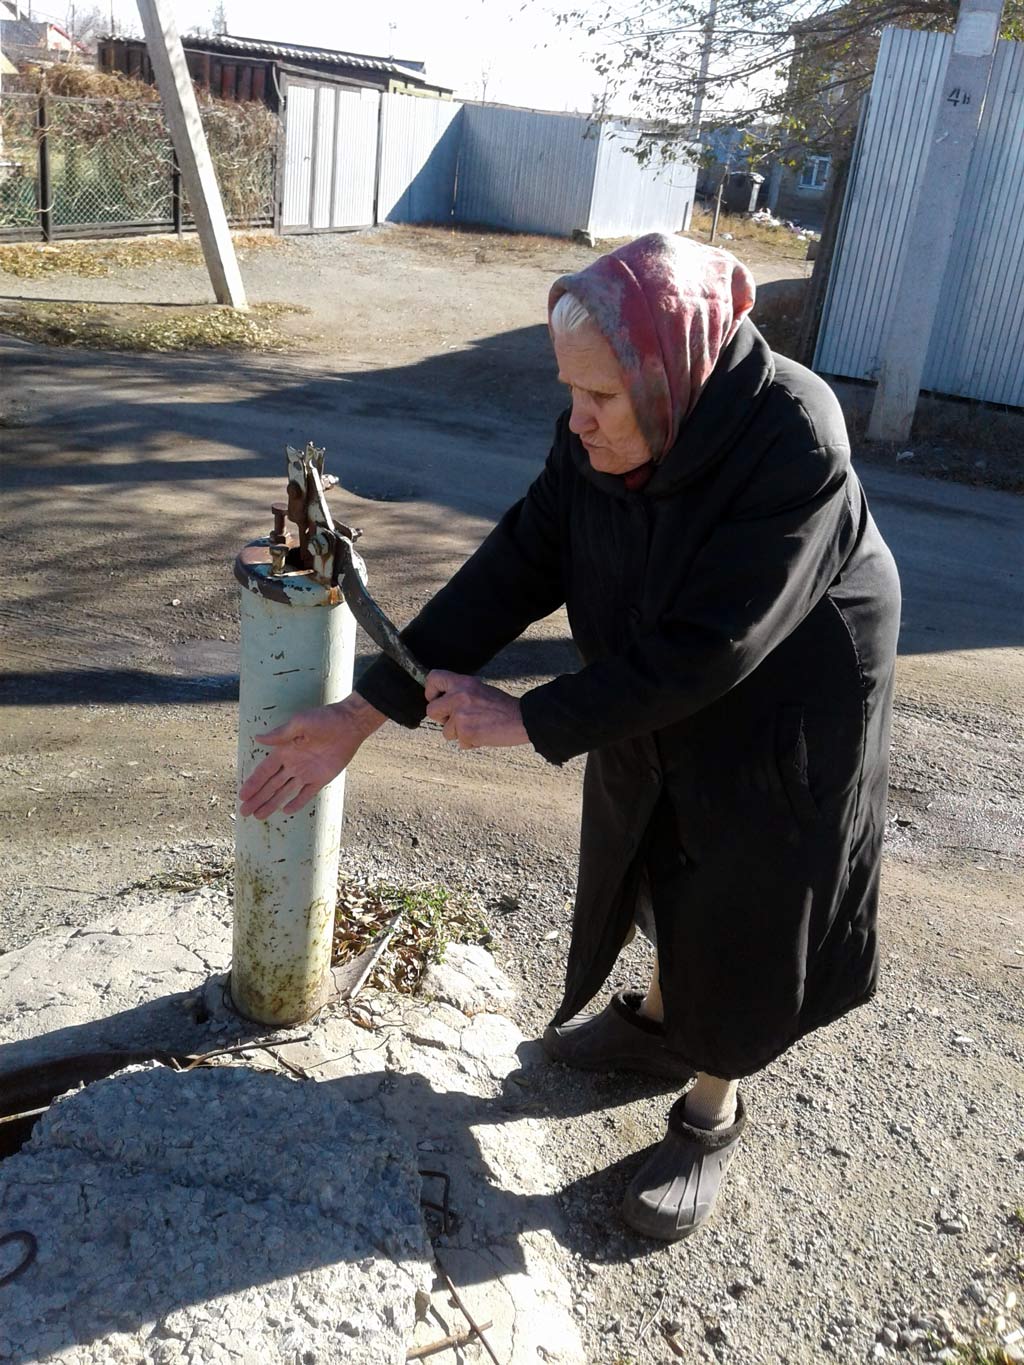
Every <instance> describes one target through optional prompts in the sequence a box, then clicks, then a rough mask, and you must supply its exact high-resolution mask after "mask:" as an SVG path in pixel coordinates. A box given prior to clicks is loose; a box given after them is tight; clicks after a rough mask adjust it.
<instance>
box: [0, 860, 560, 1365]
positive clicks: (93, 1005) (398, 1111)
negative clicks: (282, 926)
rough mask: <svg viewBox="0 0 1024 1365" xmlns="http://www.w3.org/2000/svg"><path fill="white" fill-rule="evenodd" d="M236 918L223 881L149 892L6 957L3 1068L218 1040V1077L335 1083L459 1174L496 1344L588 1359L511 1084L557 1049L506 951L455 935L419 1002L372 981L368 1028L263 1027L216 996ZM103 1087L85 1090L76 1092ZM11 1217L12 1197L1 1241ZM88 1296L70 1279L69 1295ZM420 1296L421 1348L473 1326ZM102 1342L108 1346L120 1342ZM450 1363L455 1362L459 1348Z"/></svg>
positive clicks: (555, 1213) (365, 1014) (366, 1001)
mask: <svg viewBox="0 0 1024 1365" xmlns="http://www.w3.org/2000/svg"><path fill="white" fill-rule="evenodd" d="M230 919H231V916H230V905H229V902H228V899H227V897H226V895H225V893H224V892H223V891H220V890H218V889H216V888H212V887H204V888H202V889H200V890H199V891H196V892H193V893H189V894H180V893H179V894H170V895H166V896H152V895H150V896H146V897H144V898H139V899H138V900H137V901H136V902H133V903H131V904H128V905H125V906H123V907H121V908H119V910H118V911H117V912H115V913H114V914H112V915H108V916H107V917H105V918H104V919H103V920H100V921H97V922H96V923H95V924H94V925H91V926H89V928H87V929H85V930H76V931H69V932H68V933H66V934H58V935H53V936H51V937H50V938H48V939H46V940H40V941H39V942H38V943H34V944H32V945H29V946H28V947H26V948H24V949H20V950H17V951H16V952H14V953H11V954H8V955H6V956H5V957H3V958H0V1037H3V1038H5V1040H7V1041H5V1042H4V1043H3V1044H0V1078H2V1075H3V1074H4V1072H9V1071H10V1070H11V1069H12V1068H13V1067H15V1066H17V1065H21V1064H24V1063H26V1062H27V1061H31V1060H33V1059H35V1060H38V1061H43V1060H45V1059H46V1058H48V1057H51V1058H52V1057H53V1056H55V1055H60V1054H61V1052H62V1051H63V1052H66V1051H68V1050H69V1049H71V1048H77V1049H79V1050H81V1049H83V1048H85V1047H88V1046H101V1047H117V1046H125V1045H128V1044H131V1045H135V1046H137V1045H138V1044H139V1043H140V1042H150V1043H152V1044H154V1045H160V1046H164V1047H168V1046H171V1047H173V1048H174V1049H175V1050H178V1049H180V1050H182V1051H187V1052H190V1053H192V1054H199V1053H209V1052H211V1051H214V1050H216V1051H220V1052H221V1054H222V1055H221V1057H220V1058H219V1059H218V1061H217V1063H216V1065H215V1066H214V1067H212V1068H210V1069H211V1070H219V1069H221V1068H243V1069H248V1070H250V1071H252V1070H258V1071H262V1070H264V1069H276V1070H277V1071H278V1072H283V1073H287V1075H288V1076H289V1077H290V1078H293V1079H294V1078H296V1077H303V1078H308V1079H309V1080H311V1081H315V1082H317V1083H318V1084H319V1085H324V1084H325V1083H327V1085H328V1087H330V1088H332V1089H333V1088H334V1087H333V1086H332V1083H337V1084H338V1085H340V1087H341V1091H338V1093H339V1094H340V1093H343V1097H344V1099H345V1101H346V1103H347V1104H349V1105H351V1106H353V1107H354V1108H355V1109H356V1110H357V1111H358V1112H359V1114H360V1115H362V1116H365V1117H366V1118H367V1119H370V1118H375V1119H376V1120H377V1121H378V1122H380V1123H382V1124H384V1125H385V1127H386V1128H387V1130H388V1131H389V1133H390V1134H391V1140H392V1141H393V1142H394V1143H395V1144H396V1145H398V1146H402V1147H403V1149H404V1150H407V1151H409V1152H411V1153H413V1159H414V1160H415V1161H416V1162H417V1163H418V1165H417V1170H443V1171H444V1173H445V1175H446V1177H447V1179H448V1181H449V1182H450V1203H451V1208H452V1209H453V1210H454V1211H455V1212H456V1214H457V1225H455V1226H453V1227H452V1228H451V1229H450V1231H449V1234H448V1235H445V1232H444V1230H443V1228H441V1227H440V1225H439V1223H438V1221H437V1216H436V1214H433V1213H431V1214H428V1215H427V1216H428V1218H429V1219H430V1222H429V1231H430V1234H431V1240H432V1243H433V1247H434V1249H435V1250H436V1252H437V1255H438V1261H439V1263H440V1262H441V1261H443V1263H444V1265H445V1267H446V1268H447V1270H448V1272H449V1273H450V1274H451V1275H452V1277H453V1280H454V1282H455V1283H456V1284H458V1285H459V1287H460V1291H461V1292H462V1293H463V1294H464V1295H465V1298H466V1303H467V1306H469V1308H470V1310H471V1311H472V1313H473V1315H474V1317H475V1318H476V1320H477V1321H485V1320H488V1319H489V1320H491V1321H492V1322H493V1324H494V1326H493V1327H492V1328H491V1329H490V1330H488V1332H487V1337H488V1341H489V1342H490V1343H492V1345H493V1347H494V1349H495V1350H496V1351H497V1353H498V1355H499V1357H500V1358H501V1359H502V1361H503V1362H504V1361H506V1360H507V1361H511V1362H514V1361H518V1360H520V1359H523V1360H526V1359H534V1358H541V1357H540V1355H538V1352H541V1351H547V1352H548V1353H549V1355H548V1358H549V1359H555V1358H557V1359H559V1360H562V1361H565V1362H571V1363H572V1365H575V1363H576V1362H582V1361H583V1359H584V1356H583V1352H582V1346H581V1343H580V1338H579V1332H578V1328H577V1326H576V1323H575V1321H574V1318H573V1314H572V1305H571V1296H570V1290H569V1279H568V1276H567V1274H566V1269H567V1262H568V1260H569V1257H570V1256H571V1253H570V1252H568V1251H567V1250H566V1249H565V1247H564V1246H563V1242H564V1240H565V1238H564V1233H565V1229H564V1227H563V1225H562V1214H561V1210H560V1207H559V1204H558V1200H557V1198H556V1190H557V1182H556V1180H555V1177H554V1173H553V1170H552V1168H551V1167H550V1166H549V1165H548V1162H547V1160H546V1158H545V1156H544V1154H543V1151H542V1144H543V1141H544V1133H543V1126H542V1124H541V1123H540V1121H539V1120H537V1119H535V1118H532V1117H526V1116H525V1115H524V1114H521V1113H520V1114H518V1116H517V1111H516V1106H515V1105H511V1106H510V1104H509V1095H510V1094H512V1095H514V1096H515V1097H517V1098H518V1099H519V1100H520V1101H521V1100H522V1094H523V1092H522V1089H521V1087H522V1086H523V1085H526V1086H527V1087H528V1085H529V1080H528V1074H529V1069H530V1068H531V1067H532V1066H534V1065H536V1064H538V1063H539V1062H540V1060H541V1054H540V1051H539V1047H538V1045H537V1044H536V1043H534V1042H531V1041H530V1040H528V1039H526V1038H524V1036H523V1035H522V1033H521V1032H520V1030H519V1029H518V1028H517V1027H516V1025H515V1024H514V1023H513V1022H512V1021H511V1020H510V1019H508V1018H507V1017H505V1016H504V1015H503V1014H501V1013H500V1012H499V1011H500V1008H501V1006H503V1005H507V1004H508V1003H509V1002H510V1001H511V1000H512V999H513V991H512V987H511V985H510V983H509V982H508V981H507V978H505V977H504V974H503V973H502V972H501V971H500V968H498V966H497V964H496V963H494V960H493V958H492V957H491V955H490V954H489V953H487V951H486V949H483V948H481V947H479V946H478V945H462V944H453V945H450V946H449V948H448V950H447V952H446V954H445V959H444V961H443V962H442V963H439V964H432V965H431V968H430V970H429V971H428V972H427V974H426V978H425V981H424V986H423V990H422V992H421V994H420V995H419V996H415V997H406V996H396V995H392V994H390V993H385V992H379V991H376V990H373V991H371V990H368V991H367V992H366V994H365V995H364V996H361V997H360V1006H362V1007H363V1008H361V1010H360V1022H358V1023H357V1022H356V1021H355V1020H354V1019H352V1018H350V1017H349V1013H348V1012H347V1011H345V1010H343V1009H341V1008H337V1007H328V1008H325V1009H324V1010H323V1011H322V1012H321V1014H320V1015H319V1016H318V1017H317V1018H316V1019H315V1020H314V1021H311V1023H310V1024H308V1025H305V1026H299V1027H297V1028H295V1029H291V1030H277V1031H271V1030H261V1031H260V1032H259V1033H258V1034H256V1035H253V1034H252V1033H251V1032H247V1031H246V1028H245V1026H244V1025H243V1024H242V1023H241V1021H239V1020H238V1019H237V1017H236V1016H234V1015H232V1014H231V1013H230V1011H229V1010H227V1009H225V1007H224V1002H223V998H222V996H221V999H220V1000H219V1001H218V998H217V991H218V985H220V986H221V987H222V984H223V980H224V976H225V972H224V968H226V967H227V965H228V958H229V954H230ZM207 1001H209V1002H210V1005H208V1004H207ZM452 1001H458V1002H459V1003H458V1004H455V1003H451V1002H452ZM101 1010H102V1011H103V1014H102V1016H101V1017H97V1016H98V1015H100V1011H101ZM226 1049H230V1051H226ZM111 1079H112V1081H114V1082H116V1081H117V1077H116V1076H115V1077H113V1078H111ZM177 1079H183V1078H177ZM87 1094H88V1090H86V1091H79V1092H77V1096H74V1095H73V1096H70V1097H69V1099H68V1102H69V1103H75V1102H77V1101H78V1100H80V1098H81V1097H82V1096H83V1095H87ZM62 1103H63V1102H62ZM524 1107H525V1106H523V1105H522V1104H521V1103H520V1105H519V1109H520V1110H521V1109H522V1108H524ZM221 1139H223V1143H224V1144H227V1146H228V1147H229V1148H230V1144H231V1139H232V1125H231V1124H227V1125H226V1126H225V1129H224V1131H223V1133H220V1132H218V1131H213V1132H211V1133H209V1134H207V1135H206V1140H207V1141H211V1142H215V1143H217V1144H220V1143H221ZM5 1168H11V1163H10V1162H4V1163H0V1189H3V1188H5V1187H6V1183H7V1181H8V1178H9V1174H10V1170H9V1169H8V1170H5ZM428 1189H429V1192H428ZM423 1192H424V1194H425V1195H426V1196H427V1197H428V1198H430V1199H431V1200H432V1201H433V1202H440V1200H438V1199H437V1198H436V1196H437V1193H438V1190H437V1186H436V1184H432V1183H431V1184H429V1185H424V1187H423ZM8 1212H9V1210H7V1209H6V1208H5V1206H4V1204H3V1203H0V1215H3V1217H2V1218H0V1224H2V1225H0V1234H2V1232H3V1231H4V1230H5V1227H6V1224H7V1221H8V1219H7V1217H6V1215H7V1213H8ZM72 1225H73V1224H72ZM328 1270H329V1268H328V1267H321V1268H320V1270H319V1271H318V1272H317V1273H321V1272H322V1273H323V1274H327V1273H328ZM374 1273H376V1271H375V1272H374ZM72 1280H73V1277H72ZM74 1290H75V1286H74V1283H72V1284H71V1285H70V1286H69V1293H71V1294H72V1299H71V1300H69V1301H73V1293H74ZM260 1292H261V1291H260V1290H259V1287H258V1286H248V1287H246V1288H244V1289H239V1290H238V1293H237V1294H235V1295H234V1297H233V1298H231V1296H229V1298H230V1301H231V1302H232V1303H237V1302H241V1301H244V1302H246V1303H248V1302H249V1297H247V1296H251V1295H252V1294H257V1295H258V1294H259V1293H260ZM296 1292H299V1291H298V1289H297V1290H296ZM410 1293H411V1291H410ZM428 1295H429V1299H428V1297H427V1296H428ZM417 1298H418V1306H419V1316H417V1319H416V1323H415V1326H414V1328H413V1332H412V1336H411V1339H409V1340H408V1342H407V1344H408V1345H409V1346H420V1345H426V1344H429V1343H430V1342H431V1341H436V1340H437V1339H439V1338H440V1337H443V1336H444V1335H448V1334H455V1335H457V1334H458V1332H459V1331H460V1330H462V1329H463V1328H464V1327H465V1323H464V1322H463V1321H462V1319H461V1317H460V1315H459V1313H458V1312H457V1311H454V1310H453V1309H452V1307H451V1304H450V1301H449V1300H450V1295H449V1293H448V1290H447V1287H446V1286H445V1285H444V1284H443V1282H442V1281H441V1280H439V1279H437V1278H435V1279H434V1280H433V1283H432V1285H417V1288H416V1292H415V1293H411V1298H410V1302H412V1301H413V1300H416V1299H417ZM200 1311H201V1310H200V1308H199V1307H195V1308H194V1309H189V1310H188V1313H189V1314H192V1313H195V1314H198V1313H200ZM218 1311H220V1310H219V1309H218ZM261 1311H266V1305H263V1308H262V1309H261ZM182 1312H185V1310H184V1309H183V1310H182ZM226 1314H227V1310H226V1309H225V1310H224V1313H222V1315H221V1316H222V1318H224V1320H225V1321H226V1316H225V1315H226ZM424 1314H425V1315H426V1316H424ZM270 1317H271V1318H273V1317H274V1314H273V1312H271V1313H270ZM189 1322H190V1323H191V1318H189ZM442 1328H443V1329H444V1330H442ZM189 1330H190V1331H191V1327H190V1328H189ZM196 1330H200V1329H199V1328H197V1329H196ZM203 1330H205V1329H203ZM275 1330H276V1329H275ZM247 1331H248V1329H247ZM206 1339H207V1338H204V1340H206ZM104 1340H105V1341H107V1343H108V1345H109V1344H110V1341H112V1338H110V1339H109V1340H108V1339H107V1338H104ZM133 1340H134V1343H135V1344H134V1345H133V1346H132V1347H131V1350H129V1352H128V1353H129V1355H131V1353H132V1350H135V1349H136V1347H139V1351H138V1354H136V1355H133V1356H132V1358H136V1359H140V1360H149V1359H152V1360H154V1361H156V1360H159V1361H160V1362H161V1365H163V1362H164V1361H165V1360H166V1361H171V1360H177V1359H178V1357H176V1356H173V1355H168V1354H167V1353H166V1351H165V1352H164V1354H162V1355H154V1354H146V1349H148V1348H146V1349H142V1342H141V1340H140V1339H139V1338H138V1337H137V1336H136V1337H135V1338H133ZM225 1340H227V1338H225ZM552 1343H557V1350H556V1353H555V1355H551V1354H550V1352H551V1351H552V1349H553V1347H552ZM37 1344H38V1343H37ZM125 1345H126V1346H127V1343H125ZM165 1345H166V1343H165ZM216 1345H217V1343H216V1342H215V1341H213V1340H212V1339H210V1353H209V1354H208V1355H206V1356H204V1358H209V1359H211V1360H216V1359H218V1358H219V1357H218V1356H217V1355H216V1351H215V1347H216ZM351 1345H352V1342H351V1340H349V1341H348V1342H347V1344H346V1345H345V1349H344V1353H343V1354H342V1355H341V1356H335V1355H333V1354H332V1352H333V1350H334V1348H335V1347H336V1346H337V1341H335V1343H334V1346H332V1347H331V1348H330V1349H329V1350H328V1352H327V1354H326V1355H319V1356H318V1357H317V1358H318V1359H319V1360H325V1359H333V1358H339V1359H345V1360H355V1359H357V1358H358V1357H356V1356H355V1355H353V1354H352V1351H351V1349H350V1348H351ZM279 1346H280V1342H278V1341H277V1340H276V1339H274V1340H273V1341H268V1342H267V1343H266V1349H267V1351H268V1352H269V1353H270V1355H271V1356H273V1355H275V1354H276V1352H277V1350H278V1347H279ZM69 1349H71V1348H69ZM83 1349H84V1348H83ZM90 1349H91V1348H90ZM102 1349H106V1347H104V1348H102ZM118 1349H121V1348H120V1347H119V1348H118ZM260 1349H262V1348H260ZM311 1349H312V1348H311ZM396 1349H397V1348H396ZM74 1350H75V1351H78V1350H79V1347H78V1346H75V1347H74ZM56 1358H58V1359H61V1360H67V1361H69V1362H71V1361H74V1362H77V1361H79V1360H82V1361H85V1360H90V1361H91V1360H93V1359H97V1360H100V1359H102V1360H106V1359H109V1358H110V1355H109V1353H108V1354H106V1355H103V1354H101V1355H99V1356H93V1355H92V1354H66V1353H64V1354H61V1355H59V1356H58V1357H56ZM395 1358H396V1359H397V1358H398V1357H397V1356H396V1357H395ZM435 1358H437V1359H439V1360H440V1361H441V1362H442V1365H443V1362H444V1361H445V1360H451V1359H453V1356H452V1353H451V1352H449V1353H447V1354H442V1355H439V1356H437V1357H435ZM181 1359H182V1360H184V1359H185V1357H184V1356H182V1357H181Z"/></svg>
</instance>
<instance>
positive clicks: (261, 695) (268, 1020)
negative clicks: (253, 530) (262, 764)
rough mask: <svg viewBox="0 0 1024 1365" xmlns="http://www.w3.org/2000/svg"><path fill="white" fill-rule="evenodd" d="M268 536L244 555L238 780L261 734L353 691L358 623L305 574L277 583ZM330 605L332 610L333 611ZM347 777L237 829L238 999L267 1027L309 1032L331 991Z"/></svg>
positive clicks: (254, 758)
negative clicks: (305, 1026) (288, 810)
mask: <svg viewBox="0 0 1024 1365" xmlns="http://www.w3.org/2000/svg"><path fill="white" fill-rule="evenodd" d="M270 540H271V538H267V539H263V540H259V541H255V542H253V544H252V545H250V546H247V547H246V549H245V550H243V551H242V553H241V554H240V555H239V557H238V560H237V561H236V564H235V576H236V578H238V580H239V582H240V583H241V584H242V613H241V625H242V646H241V665H240V670H239V677H240V682H239V728H238V769H239V776H240V777H243V776H247V775H248V774H249V773H250V772H251V771H252V769H253V767H254V766H255V765H256V763H257V762H259V760H260V759H261V758H262V757H264V756H265V755H266V753H267V752H268V751H267V750H266V749H262V748H260V747H259V746H258V745H257V744H256V742H255V741H256V738H257V736H259V735H261V734H263V733H264V732H265V731H267V730H268V729H271V728H272V727H273V726H275V725H280V724H282V723H283V722H284V721H286V720H288V719H289V717H291V716H293V715H294V714H295V713H296V712H298V711H303V710H306V709H307V708H309V707H313V706H323V705H327V704H328V703H330V702H334V701H340V700H341V699H342V698H343V697H346V696H347V695H348V694H349V692H351V690H352V666H353V662H354V659H355V626H356V623H355V618H354V617H353V615H352V613H351V611H350V610H349V608H348V606H347V605H346V604H345V603H344V601H340V600H338V599H339V594H338V591H337V589H334V590H332V589H330V588H328V587H324V586H323V585H322V584H320V583H318V582H317V581H316V579H314V578H312V577H311V576H310V575H309V574H308V573H307V572H304V571H303V570H301V569H298V570H286V571H285V572H284V573H282V574H275V573H274V566H273V565H272V563H271V561H270ZM332 603H333V604H332ZM344 800H345V774H344V773H342V774H341V775H340V776H339V777H336V778H335V779H334V781H333V782H331V783H330V784H329V785H328V786H327V787H325V788H324V790H323V791H322V792H321V793H320V795H319V796H318V797H317V798H316V799H315V800H314V801H312V802H310V804H309V805H308V806H304V807H303V809H302V810H300V811H298V812H297V813H296V814H294V815H284V814H283V813H282V812H281V811H278V812H277V813H276V814H275V815H272V816H271V817H270V818H269V819H267V820H256V819H252V818H249V819H245V820H243V819H242V818H241V817H239V818H238V819H237V820H236V822H235V919H234V941H233V948H232V964H231V995H232V999H233V1001H234V1003H235V1007H236V1008H237V1009H238V1011H239V1012H240V1013H241V1014H243V1015H245V1016H246V1017H247V1018H249V1019H255V1020H258V1021H259V1022H260V1023H263V1024H274V1025H278V1026H287V1025H290V1024H297V1023H301V1022H302V1020H304V1019H308V1018H309V1017H310V1016H311V1015H312V1014H314V1013H315V1012H316V1011H317V1010H318V1009H319V1008H320V1007H321V1006H322V1005H323V1004H324V1002H325V1001H326V999H327V998H328V995H329V994H330V989H331V986H332V977H331V971H330V966H331V945H332V941H333V937H334V907H335V903H336V900H337V885H338V853H339V848H340V841H341V822H342V812H343V807H344Z"/></svg>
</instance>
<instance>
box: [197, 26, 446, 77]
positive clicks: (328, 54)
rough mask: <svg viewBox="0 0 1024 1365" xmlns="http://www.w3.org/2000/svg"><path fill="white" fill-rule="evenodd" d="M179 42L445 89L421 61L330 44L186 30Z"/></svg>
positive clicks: (206, 49) (218, 50)
mask: <svg viewBox="0 0 1024 1365" xmlns="http://www.w3.org/2000/svg"><path fill="white" fill-rule="evenodd" d="M182 43H183V44H184V45H185V46H186V47H187V48H189V49H191V50H192V51H195V50H196V49H199V50H200V51H204V52H205V51H209V52H223V53H225V54H230V53H233V52H237V53H239V54H240V55H243V54H248V55H250V56H258V57H276V58H280V59H281V60H283V61H290V62H311V63H313V64H315V65H321V66H351V67H356V68H357V69H360V70H365V71H383V72H386V73H387V74H389V75H393V76H397V77H398V78H399V79H405V80H408V79H410V78H411V79H412V80H414V81H417V82H419V83H421V84H429V85H430V86H431V88H432V89H435V90H447V89H448V87H447V86H444V85H438V83H437V82H436V81H427V78H426V76H425V74H424V71H425V68H424V64H423V62H414V61H403V60H399V59H398V58H395V57H369V56H365V55H363V54H362V53H359V52H343V51H339V50H337V49H334V48H326V47H307V46H305V45H304V44H302V43H275V42H270V41H269V40H267V39H264V38H236V37H235V36H234V35H228V34H226V33H217V34H214V35H213V36H212V37H207V36H205V35H201V34H188V35H187V36H186V37H184V38H182Z"/></svg>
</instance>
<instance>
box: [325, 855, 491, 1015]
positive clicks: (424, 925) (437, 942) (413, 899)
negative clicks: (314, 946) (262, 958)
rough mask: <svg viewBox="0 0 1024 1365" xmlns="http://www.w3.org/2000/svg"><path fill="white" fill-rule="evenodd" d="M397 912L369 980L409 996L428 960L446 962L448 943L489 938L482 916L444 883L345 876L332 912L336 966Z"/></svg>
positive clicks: (375, 935)
mask: <svg viewBox="0 0 1024 1365" xmlns="http://www.w3.org/2000/svg"><path fill="white" fill-rule="evenodd" d="M399 911H401V918H400V920H399V921H398V925H397V927H396V929H395V932H394V934H393V936H392V938H391V940H390V942H389V944H388V946H387V948H386V949H385V951H384V952H383V954H382V955H381V957H380V960H379V961H378V963H377V965H376V966H375V967H374V969H373V972H372V974H371V976H370V984H371V985H373V986H377V987H379V988H380V989H381V990H397V991H401V992H402V993H403V994H404V995H411V994H412V993H414V992H415V991H416V990H417V989H418V988H419V985H420V982H421V980H422V978H423V973H424V971H425V970H426V968H427V964H428V963H430V962H440V961H442V960H443V958H444V952H445V948H446V947H447V946H448V944H449V943H489V942H490V938H491V935H490V930H489V929H488V926H487V922H486V920H485V919H484V917H483V915H482V914H481V913H480V911H479V909H477V907H476V906H475V905H474V904H473V903H472V901H470V900H469V898H468V897H466V896H464V895H462V894H461V893H459V892H455V891H449V890H448V888H447V887H444V886H431V885H422V886H412V887H406V886H392V885H391V884H390V883H389V882H372V883H367V882H363V881H359V880H355V879H352V880H342V881H341V882H340V884H339V886H338V902H337V907H336V909H335V915H334V943H333V947H332V952H331V963H332V965H333V966H336V967H337V966H340V965H341V964H342V963H344V962H348V961H350V960H351V959H352V958H354V957H358V956H359V955H360V953H362V952H363V951H364V950H365V949H367V948H369V947H370V946H371V945H372V944H373V943H374V941H375V940H376V939H377V938H378V936H379V935H380V934H381V933H382V932H383V931H384V930H385V929H386V927H387V926H388V925H389V923H390V922H391V920H392V919H393V918H394V916H395V914H396V913H397V912H399Z"/></svg>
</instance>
